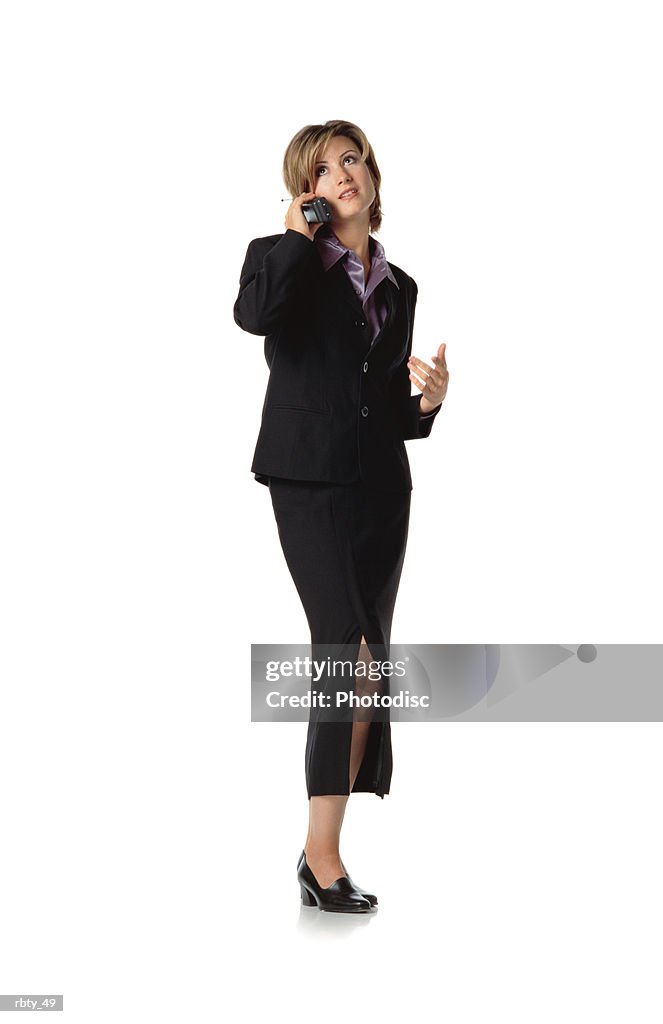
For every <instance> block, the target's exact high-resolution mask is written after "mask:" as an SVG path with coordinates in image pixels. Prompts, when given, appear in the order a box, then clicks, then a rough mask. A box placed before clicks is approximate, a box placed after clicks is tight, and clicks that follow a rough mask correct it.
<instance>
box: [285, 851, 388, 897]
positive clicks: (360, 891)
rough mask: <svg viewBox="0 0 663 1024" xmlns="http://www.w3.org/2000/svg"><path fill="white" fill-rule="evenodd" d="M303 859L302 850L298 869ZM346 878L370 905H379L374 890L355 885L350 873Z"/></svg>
mask: <svg viewBox="0 0 663 1024" xmlns="http://www.w3.org/2000/svg"><path fill="white" fill-rule="evenodd" d="M303 859H304V851H303V850H302V852H301V853H300V855H299V860H298V861H297V869H298V870H299V865H300V864H301V862H302V860H303ZM346 878H347V880H348V882H349V883H350V885H351V886H352V888H353V889H354V891H355V892H358V893H359V895H360V896H362V897H363V899H365V900H368V902H369V903H370V905H371V906H372V907H377V905H378V898H377V896H374V895H373V893H372V892H366V891H365V890H364V889H360V888H359V886H358V885H355V883H354V882H353V881H352V879H351V878H350V875H346ZM306 906H310V904H309V903H307V904H306Z"/></svg>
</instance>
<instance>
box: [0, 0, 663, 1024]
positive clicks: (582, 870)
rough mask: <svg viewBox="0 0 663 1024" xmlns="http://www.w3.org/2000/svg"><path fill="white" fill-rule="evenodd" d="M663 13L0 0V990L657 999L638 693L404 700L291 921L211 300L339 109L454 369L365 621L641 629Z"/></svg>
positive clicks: (262, 589) (512, 1006)
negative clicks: (310, 892) (321, 901)
mask: <svg viewBox="0 0 663 1024" xmlns="http://www.w3.org/2000/svg"><path fill="white" fill-rule="evenodd" d="M659 14H660V11H659V10H658V5H656V4H654V3H642V2H640V3H638V2H631V3H629V4H628V5H627V4H626V3H602V4H599V3H588V2H585V0H574V2H572V3H570V2H559V0H558V2H555V3H514V2H508V3H502V4H490V3H476V2H467V0H464V2H463V3H453V4H441V5H437V6H430V5H427V4H426V5H425V4H423V3H421V2H417V0H414V2H411V3H408V4H407V5H403V4H380V5H378V4H377V3H371V4H362V3H358V4H357V3H355V4H352V5H350V6H347V5H345V6H342V7H339V6H330V5H325V4H321V5H317V6H309V7H297V6H294V7H293V6H292V5H284V4H281V5H268V4H256V3H243V4H239V5H231V6H230V7H228V6H222V5H221V4H220V3H219V4H211V3H192V2H189V3H187V4H184V3H160V4H156V3H147V2H140V0H132V2H131V3H127V2H124V3H123V2H114V3H112V4H111V3H93V4H89V3H88V4H84V3H68V2H59V3H58V2H56V3H52V2H49V3H44V2H33V3H30V4H25V3H13V2H5V3H4V4H3V5H2V8H1V16H0V94H1V96H2V107H1V113H0V118H1V121H0V137H1V138H2V148H3V157H2V161H1V162H0V176H1V186H2V188H1V196H2V221H1V225H0V247H1V259H2V263H1V267H0V271H1V276H2V314H1V315H2V324H1V325H0V326H1V329H2V361H1V366H0V460H1V462H0V469H1V474H2V476H1V479H2V502H1V506H0V508H1V512H2V531H1V543H2V550H1V559H2V561H1V567H0V575H1V586H2V610H1V611H2V655H1V656H2V665H1V666H0V667H1V670H2V680H1V690H0V699H1V705H0V716H1V722H2V734H1V738H0V779H1V780H2V782H1V801H2V803H1V807H0V813H1V815H2V839H1V843H0V848H1V852H0V875H1V877H2V879H3V882H2V885H3V892H2V899H1V903H2V911H1V917H2V924H1V926H0V991H2V992H5V993H24V994H27V993H35V994H39V993H64V997H65V1008H66V1009H65V1014H66V1019H69V1020H71V1021H76V1022H79V1021H80V1022H83V1021H84V1022H86V1024H87V1022H91V1021H94V1022H95V1024H97V1022H106V1021H109V1022H110V1021H112V1022H116V1021H118V1020H123V1021H143V1020H165V1021H170V1020H172V1021H176V1020H177V1021H180V1020H183V1019H188V1020H195V1021H203V1020H210V1021H211V1020H217V1019H222V1018H227V1017H228V1015H229V1014H230V1010H229V1007H228V1004H229V1001H230V1000H231V998H232V999H234V1000H235V1008H234V1009H233V1011H232V1017H233V1018H234V1019H238V1020H248V1019H249V1018H250V1017H251V1018H253V1017H256V1016H258V1015H260V1016H263V1015H267V1014H268V1015H269V1017H270V1018H271V1019H276V1020H284V1021H285V1020H287V1021H289V1022H290V1021H300V1020H301V1021H304V1020H306V1021H309V1020H319V1021H335V1020H359V1019H364V1018H366V1019H368V1015H370V1019H375V1018H376V1017H378V1016H379V1017H380V1018H381V1019H383V1020H391V1019H394V1020H396V1019H398V1020H400V1019H402V1018H403V1016H404V1015H405V1014H406V1013H407V1014H412V1016H413V1019H427V1018H429V1017H432V1016H433V1015H434V1016H435V1017H438V1016H439V1017H440V1019H443V1018H448V1019H449V1020H451V1021H453V1022H454V1024H465V1022H472V1024H474V1022H481V1024H484V1022H485V1021H487V1020H491V1021H492V1020H495V1019H498V1018H499V1019H504V1020H509V1021H510V1022H512V1024H515V1022H527V1024H530V1022H531V1021H534V1020H536V1021H537V1024H544V1022H548V1021H550V1022H553V1021H554V1022H555V1024H557V1022H558V1021H560V1020H564V1021H565V1022H567V1024H568V1022H574V1024H575V1022H585V1021H587V1020H590V1019H591V1020H603V1021H615V1022H617V1021H620V1022H621V1021H623V1020H625V1019H633V1020H637V1021H638V1022H639V1024H648V1022H649V1021H652V1022H653V1021H660V1019H661V1005H660V1003H661V997H660V984H659V983H658V982H657V981H656V978H655V970H658V968H659V967H660V952H661V951H660V917H661V910H662V909H663V907H662V902H663V900H662V892H661V876H660V867H659V865H660V858H661V854H662V850H661V846H662V843H661V836H660V833H659V830H658V829H659V818H660V814H659V811H658V808H659V802H660V785H659V780H660V773H661V763H660V761H661V758H660V727H659V725H658V724H656V723H654V724H650V725H645V724H631V725H621V724H619V723H617V724H596V725H580V724H578V725H559V724H554V723H553V724H536V723H529V724H522V725H513V724H511V725H509V724H507V725H501V726H489V725H486V724H483V725H474V726H472V727H470V726H467V725H466V726H464V727H463V726H461V725H459V724H456V727H455V728H454V726H453V724H452V723H443V724H428V725H423V726H422V725H418V726H416V727H415V726H408V727H403V728H399V729H398V731H396V729H395V730H394V732H395V735H394V756H395V765H394V778H393V783H392V792H391V794H390V795H389V796H388V797H386V798H385V800H384V801H379V800H377V799H376V798H375V797H374V796H372V795H370V794H366V795H357V796H355V797H353V798H352V800H351V801H350V803H349V805H348V812H347V814H346V824H345V826H344V832H343V845H342V848H341V849H342V855H343V858H344V861H345V863H346V865H347V866H348V869H349V870H350V871H351V873H352V875H353V877H354V878H355V880H357V881H358V882H359V884H361V885H363V886H364V887H366V888H371V890H372V891H375V892H377V893H378V895H379V898H380V911H379V913H378V914H377V915H375V916H371V918H370V919H368V920H367V919H365V918H362V919H361V920H358V921H355V920H350V921H347V920H346V919H345V917H343V916H342V915H326V914H321V913H319V912H318V911H317V910H316V911H307V912H305V911H301V910H300V907H299V890H298V887H297V884H296V880H295V864H296V861H297V858H298V855H299V852H300V850H301V848H302V845H303V841H304V836H305V831H306V793H305V787H304V775H303V749H304V737H305V727H304V726H300V725H297V724H291V725H278V726H277V725H257V724H256V725H251V724H250V723H249V722H248V720H247V719H248V708H249V693H248V687H249V658H250V644H251V643H252V642H253V643H259V642H260V643H264V642H269V641H274V642H306V640H307V637H308V634H307V629H306V620H305V617H304V613H303V610H302V608H301V605H300V603H299V599H298V596H297V593H296V591H295V588H294V585H293V583H292V581H291V579H290V576H289V574H288V571H287V567H286V565H285V562H284V560H283V556H282V552H281V550H280V547H279V544H278V536H277V532H276V526H275V523H274V519H273V514H272V510H271V504H270V500H269V493H268V491H267V489H266V488H264V487H261V486H260V485H258V484H256V482H255V481H254V479H253V476H252V475H251V474H250V472H249V466H250V462H251V458H252V454H253V448H254V445H255V441H256V438H257V433H258V428H259V421H260V410H261V406H262V400H263V396H264V389H265V385H266V382H267V367H266V364H265V360H264V355H263V350H262V341H261V339H260V338H257V337H255V336H252V335H248V334H245V333H243V332H242V331H241V330H240V329H239V328H238V327H237V326H236V324H235V323H234V320H233V317H232V306H233V303H234V301H235V298H236V294H237V289H238V283H239V272H240V269H241V265H242V262H243V259H244V255H245V251H246V246H247V245H248V242H249V241H250V239H251V238H253V237H256V236H258V235H267V234H273V233H275V232H279V231H282V230H283V229H284V228H283V217H284V216H285V210H286V206H287V204H286V203H282V202H281V198H282V197H285V196H286V195H287V193H286V191H285V186H284V184H283V181H282V179H281V164H282V159H283V153H284V150H285V147H286V145H287V142H288V141H289V139H290V138H291V137H292V135H294V134H295V132H296V131H298V130H299V128H301V127H302V126H303V125H304V124H308V123H312V122H322V121H325V120H327V119H331V118H347V119H349V120H351V121H354V122H355V123H357V124H359V125H360V126H361V127H362V128H363V129H364V131H366V133H367V135H368V137H369V139H370V140H371V142H372V145H373V147H374V150H375V153H376V156H377V159H378V162H379V165H380V169H381V171H382V176H383V188H382V199H383V210H384V222H383V228H382V230H381V231H380V233H379V235H378V236H377V237H379V239H380V241H381V242H382V243H383V245H384V246H385V250H386V254H387V258H388V259H389V260H390V261H391V262H393V263H395V264H397V265H398V266H401V267H402V268H403V269H404V270H405V271H406V272H407V273H409V274H411V276H413V277H414V278H415V280H416V281H417V282H418V285H419V301H418V306H417V318H416V324H415V337H414V353H415V355H418V356H419V357H420V358H422V359H425V360H430V356H431V355H432V354H433V352H434V351H435V350H436V348H437V346H438V345H439V343H440V342H441V341H446V342H447V363H448V367H449V370H450V374H451V380H450V386H449V394H448V398H447V401H446V402H445V408H444V410H443V411H442V412H441V414H440V416H439V417H438V418H437V421H436V423H435V426H434V428H433V432H432V434H431V437H430V438H428V439H426V440H424V441H415V442H409V443H408V453H409V456H410V462H411V466H412V473H413V479H414V491H413V505H412V518H411V526H410V538H409V544H408V553H407V557H406V563H405V568H404V572H403V578H402V583H401V589H400V592H399V598H398V603H397V607H396V615H395V619H394V625H393V632H392V639H393V640H394V641H395V642H399V643H401V642H421V643H484V642H491V643H496V642H497V643H562V642H565V641H568V640H570V639H573V640H575V641H576V642H577V643H595V644H599V645H600V644H602V643H603V644H606V643H656V642H659V641H660V640H661V629H660V619H661V611H660V580H661V568H662V564H661V562H662V559H661V545H660V540H659V536H660V525H659V524H660V520H661V512H662V509H661V498H660V490H659V478H660V470H659V468H658V467H659V462H660V438H661V412H660V407H661V403H660V394H659V392H660V382H661V350H660V344H661V340H662V338H661V336H662V330H661V327H662V323H661V321H662V319H663V318H662V313H661V302H660V293H661V280H662V270H663V267H662V263H663V259H662V255H661V252H662V250H661V233H662V228H663V224H662V221H663V217H662V212H663V211H662V205H663V203H662V198H661V187H660V183H661V181H662V180H663V167H662V163H663V160H662V152H661V150H662V144H661V131H660V126H661V109H660V106H661V105H660V97H661V88H662V86H663V82H662V78H663V73H662V72H661V62H660V52H661V32H660V30H659V26H658V24H657V20H656V18H657V15H659ZM624 682H625V685H628V680H625V681H624Z"/></svg>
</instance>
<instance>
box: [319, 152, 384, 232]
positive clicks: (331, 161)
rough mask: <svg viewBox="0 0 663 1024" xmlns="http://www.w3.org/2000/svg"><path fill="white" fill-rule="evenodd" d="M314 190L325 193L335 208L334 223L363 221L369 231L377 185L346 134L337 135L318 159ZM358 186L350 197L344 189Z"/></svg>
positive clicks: (320, 193)
mask: <svg viewBox="0 0 663 1024" xmlns="http://www.w3.org/2000/svg"><path fill="white" fill-rule="evenodd" d="M313 175H314V180H313V182H312V184H311V190H312V191H313V192H315V194H316V195H317V196H323V197H324V198H325V199H326V200H327V202H328V204H329V206H330V209H331V211H332V225H334V224H336V225H340V224H361V225H362V226H365V227H366V230H368V227H369V222H370V216H369V211H370V208H371V203H372V202H373V200H374V199H375V186H374V185H373V179H372V178H371V175H370V172H369V170H368V167H367V166H366V164H365V163H364V162H363V160H362V159H361V154H360V151H359V150H358V149H357V147H356V145H355V143H354V142H353V141H352V139H349V138H348V137H347V136H346V135H336V136H335V137H334V138H333V139H332V140H331V141H330V143H329V145H328V146H327V149H326V150H325V152H324V153H322V155H321V156H320V157H319V158H318V162H317V163H316V165H315V167H314V170H313ZM348 189H356V192H355V194H354V195H353V196H352V197H351V198H349V199H341V195H342V193H343V192H346V191H347V190H348Z"/></svg>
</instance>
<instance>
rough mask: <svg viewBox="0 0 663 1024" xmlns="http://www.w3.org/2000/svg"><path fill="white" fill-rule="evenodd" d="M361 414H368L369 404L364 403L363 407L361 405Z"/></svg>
mask: <svg viewBox="0 0 663 1024" xmlns="http://www.w3.org/2000/svg"><path fill="white" fill-rule="evenodd" d="M361 414H362V416H368V406H367V405H362V407H361Z"/></svg>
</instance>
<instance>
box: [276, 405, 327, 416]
mask: <svg viewBox="0 0 663 1024" xmlns="http://www.w3.org/2000/svg"><path fill="white" fill-rule="evenodd" d="M269 408H270V409H287V410H288V411H289V412H312V413H315V414H316V416H326V415H327V413H326V412H325V411H324V409H311V408H309V407H308V406H306V405H282V404H279V405H271V406H270V407H269Z"/></svg>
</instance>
